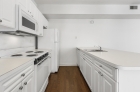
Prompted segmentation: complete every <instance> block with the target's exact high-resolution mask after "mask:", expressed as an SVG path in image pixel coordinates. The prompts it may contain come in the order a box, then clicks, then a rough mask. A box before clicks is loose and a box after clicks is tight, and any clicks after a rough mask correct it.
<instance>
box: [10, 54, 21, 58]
mask: <svg viewBox="0 0 140 92" xmlns="http://www.w3.org/2000/svg"><path fill="white" fill-rule="evenodd" d="M16 56H22V54H15V55H12V57H16Z"/></svg>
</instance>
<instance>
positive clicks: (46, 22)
mask: <svg viewBox="0 0 140 92" xmlns="http://www.w3.org/2000/svg"><path fill="white" fill-rule="evenodd" d="M42 20H43V26H44V27H46V28H47V27H48V20H47V19H46V18H45V17H44V16H42Z"/></svg>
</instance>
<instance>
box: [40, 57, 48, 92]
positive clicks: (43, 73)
mask: <svg viewBox="0 0 140 92" xmlns="http://www.w3.org/2000/svg"><path fill="white" fill-rule="evenodd" d="M49 60H50V59H49V57H46V58H45V59H44V60H43V61H41V62H40V63H39V64H38V65H37V92H44V91H45V89H46V86H47V84H48V77H49V75H50V61H49Z"/></svg>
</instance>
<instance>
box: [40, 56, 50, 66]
mask: <svg viewBox="0 0 140 92" xmlns="http://www.w3.org/2000/svg"><path fill="white" fill-rule="evenodd" d="M48 58H49V57H46V58H45V59H43V61H42V62H40V63H39V64H38V65H41V64H42V63H43V62H44V61H45V60H46V59H48Z"/></svg>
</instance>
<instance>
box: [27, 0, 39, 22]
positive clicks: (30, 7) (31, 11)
mask: <svg viewBox="0 0 140 92" xmlns="http://www.w3.org/2000/svg"><path fill="white" fill-rule="evenodd" d="M28 2H29V4H28V12H29V15H30V16H31V17H33V18H34V19H35V20H36V21H37V19H38V9H37V7H36V6H35V4H34V3H33V2H32V1H31V0H29V1H28Z"/></svg>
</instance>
